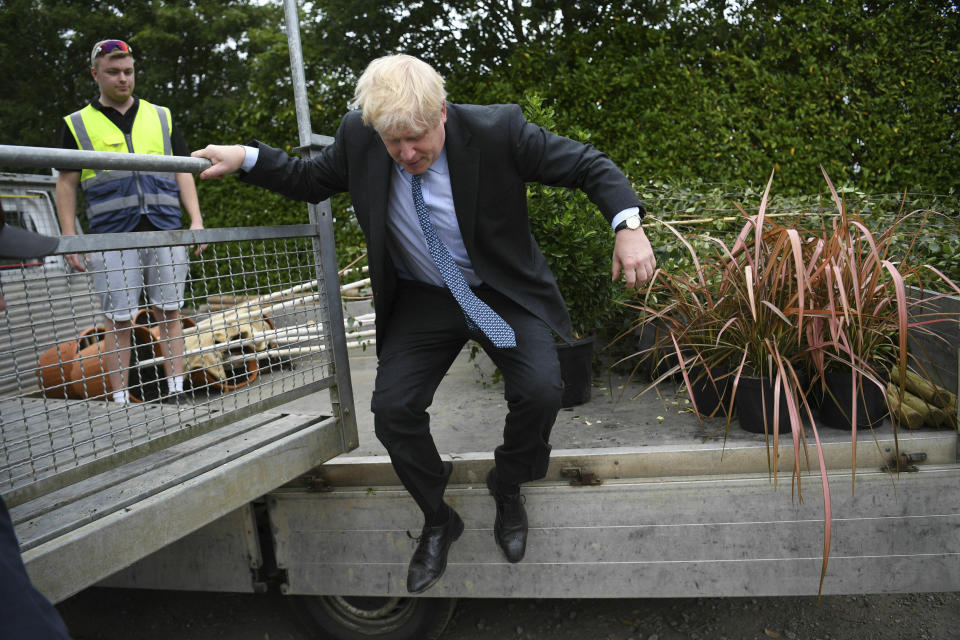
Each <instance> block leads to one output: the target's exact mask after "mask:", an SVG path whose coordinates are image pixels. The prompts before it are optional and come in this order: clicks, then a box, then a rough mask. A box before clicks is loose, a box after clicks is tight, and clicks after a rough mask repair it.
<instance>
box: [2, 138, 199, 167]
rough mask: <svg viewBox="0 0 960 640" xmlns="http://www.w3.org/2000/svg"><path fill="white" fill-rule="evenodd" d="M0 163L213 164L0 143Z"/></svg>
mask: <svg viewBox="0 0 960 640" xmlns="http://www.w3.org/2000/svg"><path fill="white" fill-rule="evenodd" d="M0 166H5V167H31V168H35V169H48V168H50V167H57V168H58V169H75V170H80V169H129V170H132V171H169V172H173V173H200V172H201V171H203V170H204V169H207V168H209V167H210V166H211V162H210V161H209V160H207V159H206V158H189V157H187V156H157V155H151V154H146V153H118V152H113V151H81V150H78V149H59V148H55V147H20V146H15V145H9V144H2V145H0Z"/></svg>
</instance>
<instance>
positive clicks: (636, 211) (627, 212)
mask: <svg viewBox="0 0 960 640" xmlns="http://www.w3.org/2000/svg"><path fill="white" fill-rule="evenodd" d="M638 215H640V207H630V208H629V209H624V210H623V211H621V212H620V213H618V214H617V215H615V216H613V221H611V222H610V226H611V227H612V228H614V229H616V228H617V225H618V224H620V223H621V222H623V221H624V220H626V219H627V218H629V217H630V216H638Z"/></svg>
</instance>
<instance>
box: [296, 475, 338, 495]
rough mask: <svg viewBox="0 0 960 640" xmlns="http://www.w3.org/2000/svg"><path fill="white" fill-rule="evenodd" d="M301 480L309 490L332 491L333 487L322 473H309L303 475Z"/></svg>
mask: <svg viewBox="0 0 960 640" xmlns="http://www.w3.org/2000/svg"><path fill="white" fill-rule="evenodd" d="M300 482H301V483H303V486H304V487H305V488H306V490H307V491H332V490H333V487H332V486H330V483H329V482H327V479H326V478H324V477H323V476H322V475H319V474H317V475H308V476H301V477H300Z"/></svg>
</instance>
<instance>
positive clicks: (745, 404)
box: [736, 377, 790, 434]
mask: <svg viewBox="0 0 960 640" xmlns="http://www.w3.org/2000/svg"><path fill="white" fill-rule="evenodd" d="M736 404H737V418H738V420H739V421H740V427H741V428H742V429H743V430H744V431H750V432H751V433H764V427H763V425H764V417H766V425H767V428H766V432H767V433H770V434H773V415H774V414H773V406H774V398H773V381H772V380H770V379H769V378H747V377H741V378H740V381H739V382H738V383H737V397H736ZM778 428H779V430H780V433H789V432H790V409H789V408H788V407H787V394H786V393H785V392H784V388H783V386H782V385H781V387H780V415H779V427H778Z"/></svg>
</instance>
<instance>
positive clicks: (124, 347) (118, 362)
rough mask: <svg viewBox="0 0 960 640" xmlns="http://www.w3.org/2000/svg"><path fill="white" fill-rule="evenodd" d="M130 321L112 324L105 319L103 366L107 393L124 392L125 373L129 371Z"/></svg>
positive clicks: (125, 386) (125, 383)
mask: <svg viewBox="0 0 960 640" xmlns="http://www.w3.org/2000/svg"><path fill="white" fill-rule="evenodd" d="M132 327H133V323H132V322H131V321H130V320H124V321H121V322H114V321H113V320H110V319H109V318H108V319H107V335H106V337H105V338H104V350H103V366H104V368H105V369H106V372H105V373H106V374H107V380H108V382H109V385H108V386H109V391H110V392H115V391H126V389H127V378H128V376H127V373H128V370H129V369H130V340H131V338H130V331H131V328H132Z"/></svg>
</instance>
